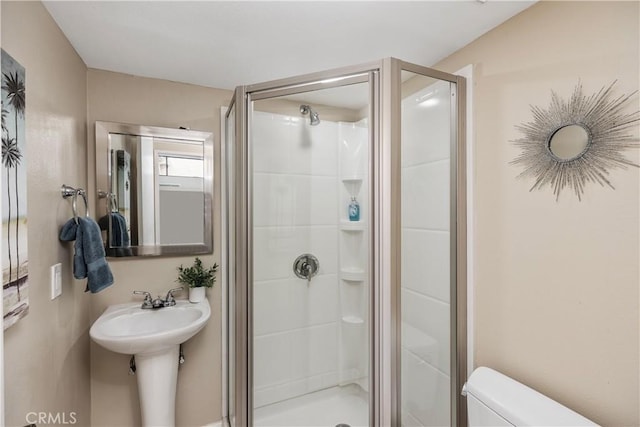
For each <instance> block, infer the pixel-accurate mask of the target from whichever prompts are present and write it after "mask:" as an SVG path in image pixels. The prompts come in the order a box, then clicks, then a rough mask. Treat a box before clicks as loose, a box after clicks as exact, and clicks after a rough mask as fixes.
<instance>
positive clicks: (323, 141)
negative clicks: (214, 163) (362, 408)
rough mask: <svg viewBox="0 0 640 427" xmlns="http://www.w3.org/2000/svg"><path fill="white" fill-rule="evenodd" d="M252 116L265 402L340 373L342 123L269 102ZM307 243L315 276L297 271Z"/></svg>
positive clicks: (258, 386)
mask: <svg viewBox="0 0 640 427" xmlns="http://www.w3.org/2000/svg"><path fill="white" fill-rule="evenodd" d="M257 108H260V106H257ZM253 118H254V126H253V132H252V135H253V147H254V152H253V159H254V161H253V165H254V166H253V170H254V192H255V197H254V269H255V270H254V277H255V282H254V337H255V339H254V367H255V368H254V369H255V371H254V381H255V406H256V407H259V406H263V405H265V404H268V403H273V402H277V401H281V400H284V399H288V398H291V397H293V396H298V395H302V394H305V393H307V392H309V391H313V390H318V389H321V388H326V387H329V386H333V385H336V384H337V383H338V333H339V322H338V319H339V310H340V306H339V294H338V276H337V273H338V266H337V261H338V257H337V253H338V228H337V223H338V197H337V188H338V187H337V186H338V183H337V170H338V125H337V123H335V122H330V121H326V120H323V121H322V122H321V124H320V125H318V126H313V127H312V126H310V125H309V122H308V120H306V119H305V118H299V117H290V116H284V115H278V114H270V113H263V112H255V113H254V116H253ZM304 253H311V254H313V255H314V256H316V257H317V258H318V261H319V263H320V270H319V272H318V275H317V276H315V277H314V278H313V279H312V280H311V283H307V282H306V280H303V279H299V278H297V277H296V276H295V275H294V273H293V271H292V265H293V262H294V260H295V259H296V257H298V256H299V255H302V254H304Z"/></svg>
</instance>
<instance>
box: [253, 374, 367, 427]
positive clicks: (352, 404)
mask: <svg viewBox="0 0 640 427" xmlns="http://www.w3.org/2000/svg"><path fill="white" fill-rule="evenodd" d="M338 424H347V425H349V426H350V427H367V426H368V425H369V402H368V395H367V394H366V393H365V392H364V391H363V390H362V389H361V388H360V386H358V385H355V384H351V385H348V386H344V387H332V388H328V389H326V390H320V391H316V392H314V393H309V394H305V395H304V396H300V397H296V398H293V399H289V400H285V401H283V402H278V403H274V404H271V405H267V406H263V407H261V408H257V409H256V410H255V412H254V425H255V426H256V427H289V426H290V427H294V426H295V427H316V426H317V427H335V426H337V425H338Z"/></svg>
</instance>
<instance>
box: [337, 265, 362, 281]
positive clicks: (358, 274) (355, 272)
mask: <svg viewBox="0 0 640 427" xmlns="http://www.w3.org/2000/svg"><path fill="white" fill-rule="evenodd" d="M340 278H341V279H342V280H348V281H350V282H362V281H363V280H364V270H363V269H362V268H357V267H344V268H341V269H340Z"/></svg>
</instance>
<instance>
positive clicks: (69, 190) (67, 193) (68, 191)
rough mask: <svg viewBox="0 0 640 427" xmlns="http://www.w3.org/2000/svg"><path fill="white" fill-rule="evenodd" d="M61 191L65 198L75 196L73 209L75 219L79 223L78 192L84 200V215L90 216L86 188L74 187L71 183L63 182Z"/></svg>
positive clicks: (72, 204) (72, 201)
mask: <svg viewBox="0 0 640 427" xmlns="http://www.w3.org/2000/svg"><path fill="white" fill-rule="evenodd" d="M60 192H61V193H62V197H63V198H64V199H68V198H69V197H73V199H72V200H71V209H72V210H73V219H74V220H75V221H76V224H77V223H78V194H79V195H80V196H82V200H84V216H86V217H89V203H88V202H87V192H86V191H85V190H84V189H82V188H73V187H71V186H69V185H65V184H62V187H61V188H60Z"/></svg>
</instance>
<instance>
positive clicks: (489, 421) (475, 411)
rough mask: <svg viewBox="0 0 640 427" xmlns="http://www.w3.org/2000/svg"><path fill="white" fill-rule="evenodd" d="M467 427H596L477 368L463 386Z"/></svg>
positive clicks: (530, 391)
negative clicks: (465, 399) (467, 419)
mask: <svg viewBox="0 0 640 427" xmlns="http://www.w3.org/2000/svg"><path fill="white" fill-rule="evenodd" d="M462 394H463V395H465V396H466V397H467V411H468V414H469V427H476V426H491V427H497V426H554V427H555V426H558V427H560V426H572V427H577V426H597V425H598V424H595V423H593V422H592V421H590V420H588V419H587V418H585V417H583V416H582V415H580V414H578V413H576V412H574V411H572V410H571V409H569V408H567V407H566V406H562V405H561V404H559V403H558V402H556V401H555V400H552V399H550V398H548V397H547V396H545V395H543V394H541V393H538V392H537V391H535V390H533V389H532V388H529V387H527V386H526V385H524V384H521V383H519V382H517V381H516V380H514V379H512V378H509V377H507V376H506V375H503V374H501V373H500V372H497V371H494V370H493V369H490V368H485V367H481V368H477V369H476V370H475V371H473V373H472V374H471V376H470V377H469V379H468V380H467V383H466V384H465V385H464V387H463V389H462Z"/></svg>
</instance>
